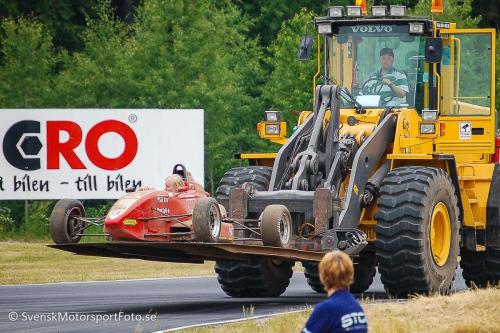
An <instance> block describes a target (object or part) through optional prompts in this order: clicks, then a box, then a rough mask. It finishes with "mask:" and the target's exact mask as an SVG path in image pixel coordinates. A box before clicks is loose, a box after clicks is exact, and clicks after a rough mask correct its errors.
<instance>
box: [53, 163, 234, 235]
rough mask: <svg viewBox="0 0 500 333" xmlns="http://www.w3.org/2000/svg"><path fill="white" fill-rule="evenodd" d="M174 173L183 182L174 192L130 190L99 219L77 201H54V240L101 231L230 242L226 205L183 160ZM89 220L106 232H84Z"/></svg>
mask: <svg viewBox="0 0 500 333" xmlns="http://www.w3.org/2000/svg"><path fill="white" fill-rule="evenodd" d="M173 174H178V175H179V176H181V177H182V179H183V181H184V184H183V186H182V187H180V188H178V189H177V190H176V191H165V190H159V189H146V190H139V191H135V189H133V190H132V191H129V193H127V194H126V195H125V196H123V197H122V198H120V199H119V200H118V201H116V202H115V204H114V205H113V206H112V207H111V209H110V210H109V212H108V214H107V215H106V216H105V217H101V218H88V217H85V208H84V207H83V204H82V203H81V202H80V201H78V200H73V199H62V200H60V201H58V202H57V204H56V205H55V207H54V209H53V211H52V214H51V217H50V235H51V237H52V240H53V241H54V242H55V243H56V244H67V243H77V242H79V241H80V239H81V237H82V236H100V235H102V236H106V237H107V238H108V239H111V240H116V241H152V242H154V241H170V242H174V241H183V242H186V241H200V242H207V243H217V242H220V241H231V240H232V239H233V233H234V232H233V225H232V224H231V223H226V222H223V220H224V219H225V218H226V211H225V209H224V207H223V206H221V205H219V204H218V203H217V201H216V200H215V199H214V198H212V197H210V196H209V194H208V193H206V192H205V191H204V190H203V189H202V188H201V187H200V186H197V184H196V183H194V182H192V181H189V180H188V178H187V177H186V168H185V167H184V166H183V165H182V164H177V165H176V166H174V170H173ZM195 204H196V205H195ZM93 225H97V226H103V228H104V233H103V234H88V233H87V234H85V229H87V228H89V227H90V226H93Z"/></svg>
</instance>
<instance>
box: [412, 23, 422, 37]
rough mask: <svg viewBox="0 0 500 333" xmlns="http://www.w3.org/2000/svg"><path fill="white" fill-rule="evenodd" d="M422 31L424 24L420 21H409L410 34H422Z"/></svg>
mask: <svg viewBox="0 0 500 333" xmlns="http://www.w3.org/2000/svg"><path fill="white" fill-rule="evenodd" d="M423 33H424V24H423V23H422V22H411V23H410V34H414V35H422V34H423Z"/></svg>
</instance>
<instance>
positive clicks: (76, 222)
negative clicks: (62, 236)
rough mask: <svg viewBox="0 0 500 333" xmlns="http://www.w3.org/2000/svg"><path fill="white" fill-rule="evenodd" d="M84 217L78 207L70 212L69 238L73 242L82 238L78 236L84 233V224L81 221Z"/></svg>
mask: <svg viewBox="0 0 500 333" xmlns="http://www.w3.org/2000/svg"><path fill="white" fill-rule="evenodd" d="M82 217H83V214H82V212H81V211H80V209H79V208H78V207H74V208H72V209H71V210H70V211H69V212H68V224H67V226H68V236H69V237H70V238H71V239H73V240H75V239H78V238H79V237H80V236H79V235H78V234H81V233H82V231H83V227H84V224H83V222H82V220H80V218H82Z"/></svg>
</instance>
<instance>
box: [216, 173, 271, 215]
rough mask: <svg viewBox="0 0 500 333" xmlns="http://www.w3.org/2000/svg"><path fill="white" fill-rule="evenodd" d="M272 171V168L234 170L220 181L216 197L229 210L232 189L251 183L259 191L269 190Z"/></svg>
mask: <svg viewBox="0 0 500 333" xmlns="http://www.w3.org/2000/svg"><path fill="white" fill-rule="evenodd" d="M272 171H273V170H272V168H270V167H264V166H247V167H238V168H232V169H230V170H229V171H227V172H226V173H225V174H224V176H223V177H222V179H221V180H220V183H219V187H218V188H217V191H216V193H215V197H216V198H217V201H218V202H219V203H220V204H221V205H223V206H224V208H226V209H228V204H229V193H230V192H231V189H232V188H234V187H240V186H241V185H242V184H243V183H246V182H250V183H252V184H253V185H255V188H256V189H257V190H259V191H263V190H267V189H268V187H269V181H270V180H271V173H272Z"/></svg>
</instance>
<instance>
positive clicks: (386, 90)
mask: <svg viewBox="0 0 500 333" xmlns="http://www.w3.org/2000/svg"><path fill="white" fill-rule="evenodd" d="M380 73H381V70H378V71H376V72H373V73H372V74H371V75H370V77H369V78H368V80H370V79H380V80H382V79H388V80H390V81H391V82H392V83H394V85H396V86H397V87H398V88H400V89H402V90H404V91H405V92H406V93H407V94H408V92H409V91H410V89H408V79H407V78H406V74H405V73H403V72H400V71H398V70H397V69H396V68H394V67H393V68H391V69H390V70H389V71H388V72H387V73H385V74H384V75H381V74H380ZM372 82H373V83H372V84H376V82H375V81H372ZM370 85H371V84H370ZM379 94H380V98H381V99H382V100H384V99H385V98H386V99H388V98H390V96H392V95H394V98H393V99H392V100H391V101H390V102H389V103H388V105H392V106H396V105H401V104H406V103H407V102H406V96H404V97H398V96H396V95H395V94H394V92H393V91H392V89H391V87H389V86H388V85H385V84H384V86H383V87H382V89H381V90H380V93H379Z"/></svg>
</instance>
